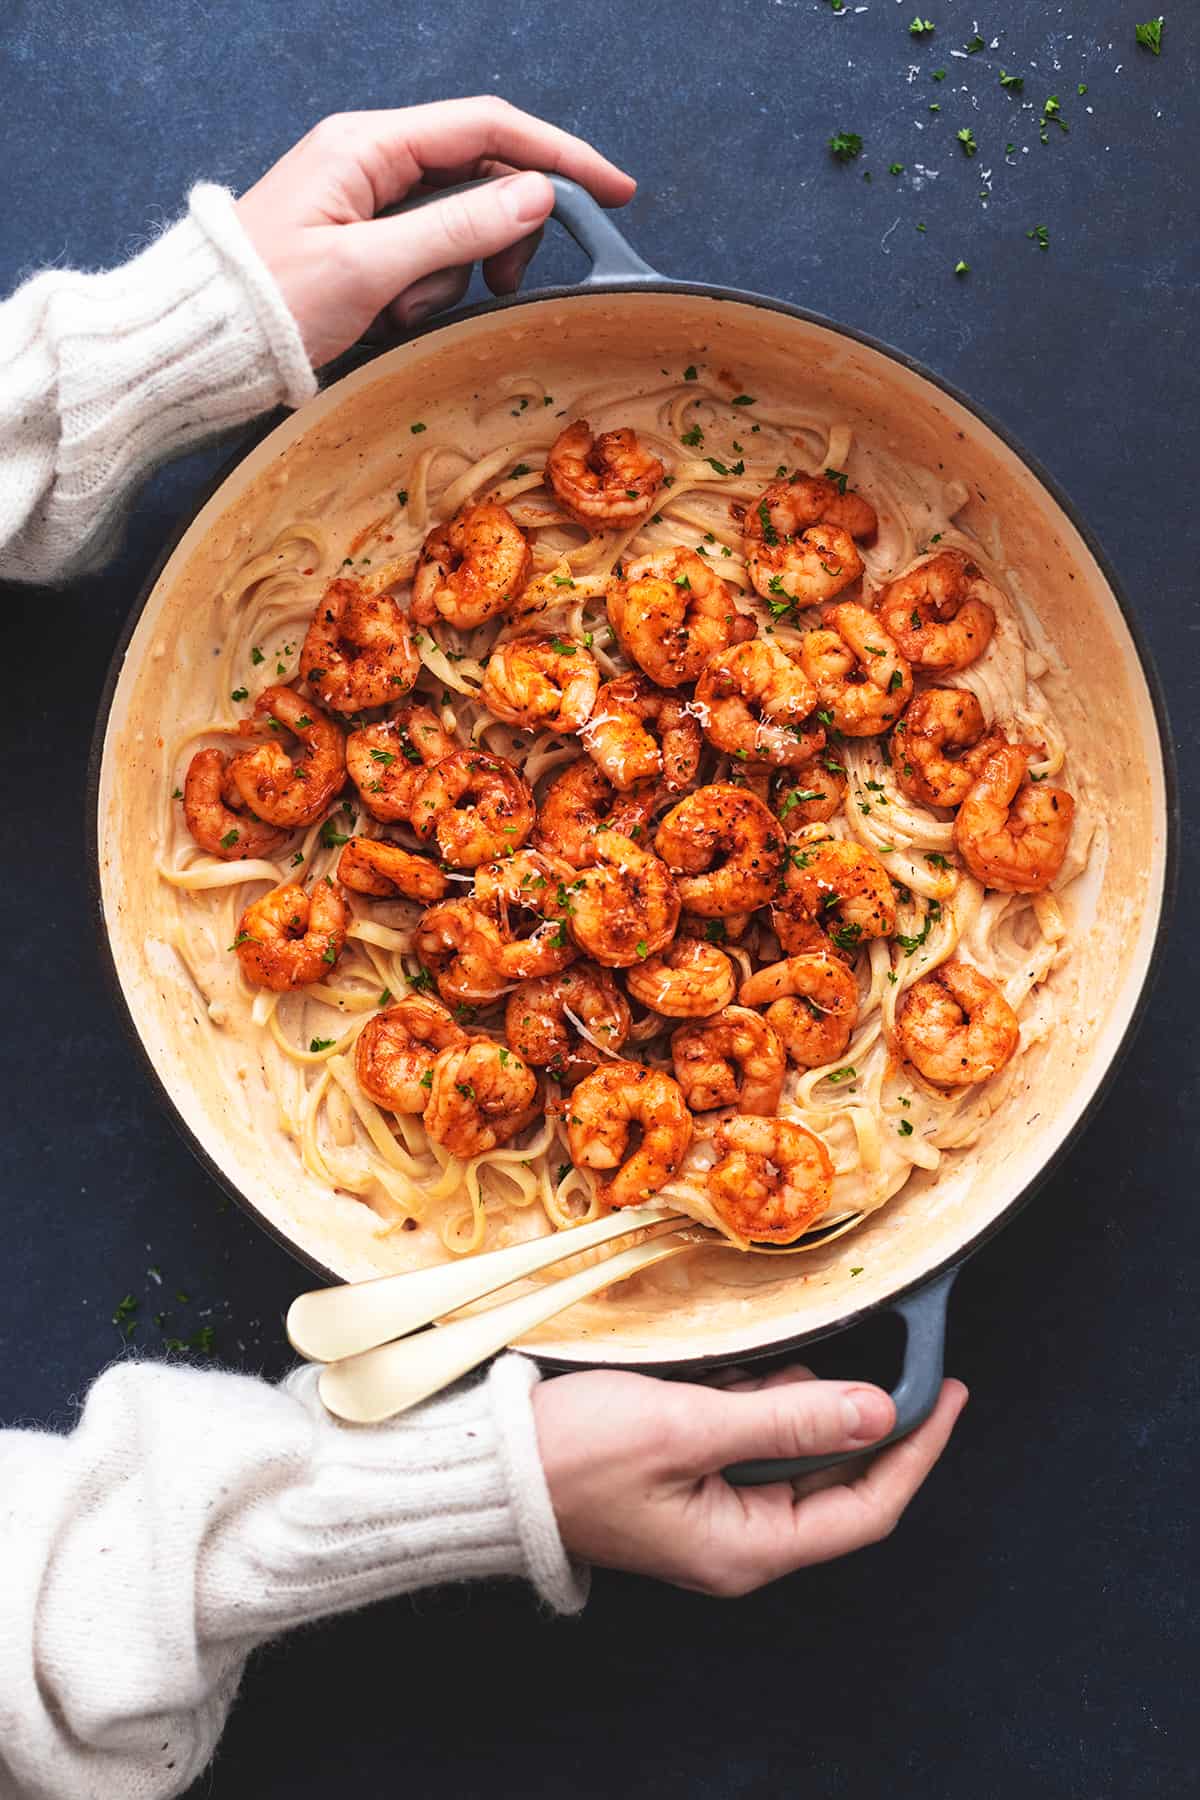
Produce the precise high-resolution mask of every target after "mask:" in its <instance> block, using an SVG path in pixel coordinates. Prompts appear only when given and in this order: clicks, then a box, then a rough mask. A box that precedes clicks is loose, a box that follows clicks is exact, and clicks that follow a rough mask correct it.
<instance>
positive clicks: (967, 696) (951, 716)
mask: <svg viewBox="0 0 1200 1800" xmlns="http://www.w3.org/2000/svg"><path fill="white" fill-rule="evenodd" d="M1005 742H1007V740H1006V738H1005V736H1004V733H1003V732H1002V731H990V732H986V735H985V727H984V719H983V708H982V707H981V706H980V704H979V702H978V700H977V699H976V698H975V696H974V694H973V693H971V691H970V689H969V688H938V687H933V688H926V689H925V690H924V692H922V693H920V694H918V695H917V696H916V698H915V699H914V700H913V703H912V705H911V706H910V707H909V709H908V711H907V712H906V713H905V715H904V717H903V718H902V719H901V720H900V721H899V723H898V724H897V726H896V729H895V732H894V733H893V735H892V738H891V744H890V754H891V759H892V768H893V770H894V771H895V775H896V781H897V784H898V786H899V787H901V788H902V789H903V790H904V792H905V793H906V794H908V795H909V797H910V798H911V799H913V800H919V801H921V803H922V804H923V805H925V806H961V804H962V802H963V801H964V800H965V799H966V797H967V793H968V791H969V789H970V787H971V785H972V783H973V782H974V781H975V779H976V777H977V776H978V775H979V773H980V771H981V769H982V768H983V765H984V763H985V762H986V761H987V759H988V757H989V756H990V755H991V753H992V751H993V750H998V749H999V748H1000V746H1001V745H1002V744H1004V743H1005Z"/></svg>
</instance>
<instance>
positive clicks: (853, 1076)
mask: <svg viewBox="0 0 1200 1800" xmlns="http://www.w3.org/2000/svg"><path fill="white" fill-rule="evenodd" d="M857 1078H858V1070H857V1069H856V1068H855V1067H854V1064H853V1063H847V1065H846V1067H845V1068H844V1069H831V1070H830V1072H829V1074H828V1075H827V1076H826V1077H825V1079H826V1081H827V1082H828V1083H829V1084H830V1086H831V1087H840V1085H841V1084H842V1082H843V1081H855V1080H857Z"/></svg>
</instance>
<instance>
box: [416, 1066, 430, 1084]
mask: <svg viewBox="0 0 1200 1800" xmlns="http://www.w3.org/2000/svg"><path fill="white" fill-rule="evenodd" d="M417 1086H418V1087H423V1088H431V1087H432V1086H433V1070H432V1069H426V1070H425V1071H424V1073H423V1074H422V1075H421V1076H420V1078H419V1079H418V1081H417Z"/></svg>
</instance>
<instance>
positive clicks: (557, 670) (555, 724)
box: [479, 637, 600, 732]
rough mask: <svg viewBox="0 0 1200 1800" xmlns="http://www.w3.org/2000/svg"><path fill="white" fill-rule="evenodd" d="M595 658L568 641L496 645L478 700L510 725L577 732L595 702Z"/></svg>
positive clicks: (526, 640)
mask: <svg viewBox="0 0 1200 1800" xmlns="http://www.w3.org/2000/svg"><path fill="white" fill-rule="evenodd" d="M599 691H600V671H599V669H598V668H597V667H596V659H595V657H594V656H593V655H592V654H591V652H590V651H589V650H587V649H585V647H584V646H583V645H582V644H579V643H576V642H575V640H574V639H573V638H557V637H555V638H549V637H515V638H509V639H508V641H507V642H506V643H503V644H497V645H496V648H495V649H494V650H493V651H492V654H491V657H490V658H489V660H488V665H487V668H486V670H485V671H484V677H483V686H482V687H481V688H480V690H479V698H480V699H481V700H482V701H483V704H484V705H485V706H486V707H487V708H488V710H489V712H493V713H495V715H496V717H497V718H498V719H504V720H506V721H507V723H508V724H509V725H521V726H526V727H528V728H529V729H530V730H541V731H564V732H572V731H579V730H581V729H582V727H583V725H584V724H585V723H586V721H587V719H588V717H589V716H590V714H591V711H592V708H593V706H595V704H596V695H597V694H598V693H599Z"/></svg>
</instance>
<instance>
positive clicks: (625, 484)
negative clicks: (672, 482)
mask: <svg viewBox="0 0 1200 1800" xmlns="http://www.w3.org/2000/svg"><path fill="white" fill-rule="evenodd" d="M662 478H663V466H662V464H661V463H660V462H659V460H658V458H657V456H652V455H651V454H650V452H649V451H648V450H646V449H644V448H643V446H642V445H641V444H640V443H639V442H638V436H637V433H636V432H635V431H632V430H630V428H629V427H628V426H623V427H622V428H621V429H620V430H618V431H605V432H603V433H602V434H601V435H600V436H599V437H598V438H593V437H592V428H591V426H590V425H589V424H588V422H587V420H586V419H576V420H574V421H573V423H572V424H570V425H567V426H564V428H563V430H562V431H560V432H559V434H558V436H557V437H556V438H555V440H554V442H553V444H552V445H551V446H550V454H549V455H548V456H547V458H546V483H547V486H548V487H549V489H550V492H551V493H552V494H553V495H554V498H555V499H556V500H557V501H558V504H559V505H560V506H561V507H562V509H563V511H564V512H565V513H569V514H570V516H571V518H573V519H574V520H575V522H576V524H578V525H582V526H584V527H585V529H587V530H589V531H621V530H623V529H624V528H625V527H627V526H629V525H632V524H634V523H635V522H636V521H637V520H638V519H641V518H643V517H644V516H645V514H646V513H648V512H649V511H650V508H651V507H652V506H653V504H654V496H655V495H656V494H657V492H658V489H659V484H660V483H661V481H662Z"/></svg>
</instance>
